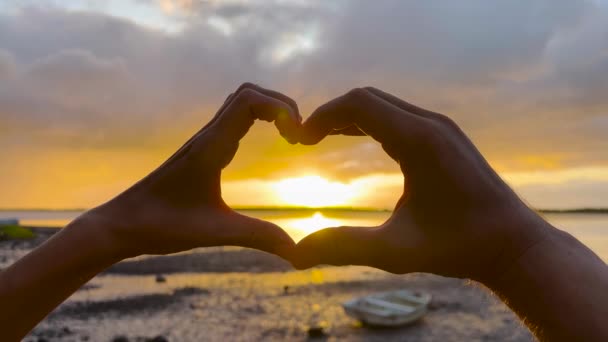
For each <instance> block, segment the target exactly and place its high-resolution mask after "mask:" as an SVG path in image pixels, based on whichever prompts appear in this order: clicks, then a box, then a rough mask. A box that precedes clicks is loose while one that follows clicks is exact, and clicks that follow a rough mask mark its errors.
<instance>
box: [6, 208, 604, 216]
mask: <svg viewBox="0 0 608 342" xmlns="http://www.w3.org/2000/svg"><path fill="white" fill-rule="evenodd" d="M233 209H234V210H238V211H245V212H247V211H290V212H294V211H295V212H308V211H324V212H391V211H392V209H386V208H366V207H290V206H286V207H280V206H260V207H239V206H235V207H233ZM86 210H88V209H86V208H65V209H48V208H46V209H45V208H0V212H18V211H20V212H83V211H86ZM535 210H536V211H537V212H539V213H542V214H608V208H571V209H535Z"/></svg>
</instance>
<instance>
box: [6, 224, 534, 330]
mask: <svg viewBox="0 0 608 342" xmlns="http://www.w3.org/2000/svg"><path fill="white" fill-rule="evenodd" d="M34 231H35V232H36V233H38V237H37V238H36V240H34V241H3V242H0V261H3V263H2V265H3V267H5V266H6V265H9V264H10V263H12V262H14V260H15V259H16V258H18V257H20V256H22V255H24V254H25V253H27V251H29V250H30V249H31V248H32V247H34V246H35V245H36V244H38V243H40V242H42V241H43V240H44V239H45V238H46V237H48V236H50V235H51V232H53V231H54V230H51V229H44V228H42V229H41V228H38V229H34ZM401 288H408V289H413V290H419V291H426V292H429V293H431V294H432V295H433V300H432V302H431V305H430V307H429V313H428V314H427V315H426V316H425V317H424V318H423V319H422V320H421V321H419V322H418V323H416V324H413V325H411V326H408V327H404V328H396V329H372V328H368V327H364V326H361V325H360V324H358V323H357V322H356V321H354V320H353V319H352V318H350V317H348V316H346V315H345V314H344V312H343V310H342V308H341V303H342V302H343V301H346V300H348V299H351V298H353V297H356V296H361V295H366V294H369V293H372V292H376V291H387V290H393V289H401ZM319 326H320V327H323V331H324V333H325V334H326V335H325V337H322V339H327V340H340V339H348V340H366V341H369V340H371V341H374V340H377V341H386V340H395V341H437V340H443V341H462V340H470V341H485V340H500V341H529V340H532V337H531V335H530V333H529V332H528V331H527V329H526V328H525V327H523V326H522V325H521V323H519V322H518V320H517V318H516V317H515V315H514V314H513V313H512V312H511V311H510V310H509V309H508V308H507V307H506V306H505V305H504V304H502V303H501V302H500V301H498V299H497V298H495V297H494V296H493V295H491V294H490V293H489V292H487V291H485V290H484V289H482V288H481V287H480V286H479V285H477V284H473V283H470V282H468V281H466V280H460V279H450V278H443V277H439V276H434V275H429V274H410V275H393V274H389V273H386V272H383V271H379V270H374V269H372V268H367V267H354V266H350V267H317V268H314V269H311V270H304V271H296V270H293V269H292V267H291V266H290V265H289V264H288V263H287V262H285V261H283V260H281V259H280V258H277V257H275V256H272V255H269V254H266V253H263V252H258V251H254V250H250V249H244V248H237V247H218V248H208V249H200V250H195V251H192V252H188V253H182V254H177V255H171V256H149V257H143V258H142V257H140V258H137V259H134V260H127V261H123V262H121V263H119V264H117V265H115V266H113V267H111V268H110V269H108V270H107V271H105V272H104V273H103V274H100V275H98V276H96V277H95V278H93V279H92V280H91V281H90V282H89V283H87V284H86V285H85V286H83V287H82V288H81V289H80V290H79V291H77V292H76V293H75V294H74V295H72V296H71V297H70V298H69V299H68V300H67V301H66V302H65V303H63V304H62V305H61V306H59V307H58V308H57V309H56V310H55V311H53V313H51V314H50V315H49V316H48V317H47V318H46V319H45V320H44V321H43V322H41V323H40V324H39V325H38V326H37V327H36V328H35V329H34V330H33V331H32V332H31V333H30V334H29V335H28V337H27V338H26V339H25V341H39V340H40V339H42V340H46V341H87V340H89V341H113V340H116V341H121V338H126V340H128V341H146V340H153V339H154V338H156V339H157V341H162V338H164V339H165V340H167V341H201V340H209V341H220V340H226V341H259V340H277V341H279V340H295V341H297V340H306V339H308V338H309V336H308V330H309V328H311V327H319ZM122 341H125V339H122Z"/></svg>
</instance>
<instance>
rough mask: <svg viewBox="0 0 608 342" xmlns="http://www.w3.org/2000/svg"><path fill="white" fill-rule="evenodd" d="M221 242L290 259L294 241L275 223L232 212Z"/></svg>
mask: <svg viewBox="0 0 608 342" xmlns="http://www.w3.org/2000/svg"><path fill="white" fill-rule="evenodd" d="M230 216H231V217H230V220H229V223H228V226H227V227H225V229H223V230H224V231H225V232H227V234H226V235H227V236H226V240H227V241H224V242H223V244H225V245H233V246H241V247H248V248H255V249H258V250H261V251H264V252H268V253H272V254H275V255H278V256H280V257H281V258H283V259H286V260H290V259H291V255H292V254H293V250H294V248H295V245H296V244H295V242H294V241H293V239H292V238H291V237H290V236H289V235H288V234H287V232H285V231H284V230H283V229H281V227H279V226H277V225H276V224H273V223H270V222H267V221H264V220H260V219H256V218H253V217H249V216H245V215H241V214H239V213H236V212H233V213H232V214H231V215H230Z"/></svg>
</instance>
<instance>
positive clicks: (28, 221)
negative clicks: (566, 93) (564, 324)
mask: <svg viewBox="0 0 608 342" xmlns="http://www.w3.org/2000/svg"><path fill="white" fill-rule="evenodd" d="M80 213H81V212H80V211H0V218H18V219H19V220H20V223H21V224H22V225H26V226H42V227H62V226H65V225H66V224H67V223H69V222H70V221H71V220H72V219H74V218H75V217H76V216H78V215H79V214H80ZM243 213H244V214H247V215H250V216H254V217H258V218H261V219H265V220H268V221H271V222H274V223H276V224H277V225H279V226H281V227H283V228H285V230H287V232H288V233H289V235H291V237H292V238H293V239H294V240H296V241H299V240H300V239H302V238H303V237H304V236H306V235H308V234H310V233H311V232H314V231H316V230H318V229H320V228H324V227H335V226H342V225H347V226H349V225H358V226H374V225H378V224H381V223H382V222H384V221H385V220H386V219H387V218H388V217H389V215H390V213H389V212H370V211H361V212H359V211H323V210H321V211H315V210H310V211H308V210H304V211H303V210H276V211H269V210H259V211H256V210H246V211H243ZM545 217H546V218H547V219H548V220H549V222H551V223H552V224H553V225H555V226H556V227H558V228H560V229H562V230H565V231H567V232H568V233H570V234H572V235H574V236H575V237H576V238H578V239H579V240H580V241H582V242H583V243H584V244H585V245H587V246H588V247H589V248H591V249H592V250H593V251H595V252H596V253H597V254H598V255H599V256H600V257H601V258H602V259H603V260H604V261H606V262H608V214H547V215H545Z"/></svg>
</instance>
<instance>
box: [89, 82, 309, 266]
mask: <svg viewBox="0 0 608 342" xmlns="http://www.w3.org/2000/svg"><path fill="white" fill-rule="evenodd" d="M255 119H262V120H266V121H274V122H275V125H276V126H277V128H278V130H279V132H280V133H281V134H282V135H283V136H284V137H286V139H288V140H290V142H291V143H295V142H296V138H294V137H297V134H298V132H299V130H300V122H301V117H300V115H299V113H298V109H297V106H296V104H295V102H294V101H293V100H291V99H290V98H288V97H287V96H285V95H282V94H280V93H277V92H274V91H270V90H266V89H263V88H261V87H258V86H255V85H253V84H248V83H246V84H243V85H242V86H241V87H239V89H238V90H237V91H236V92H235V93H233V94H231V95H230V96H229V97H228V99H227V100H226V101H225V103H224V104H223V106H222V107H221V108H220V109H219V111H218V112H217V114H216V115H215V117H214V118H213V119H212V120H211V121H210V122H209V123H208V124H207V125H206V126H205V127H204V128H203V129H201V130H200V131H199V132H198V133H197V134H195V135H194V136H193V137H192V138H191V139H190V140H189V141H188V142H187V143H186V144H185V145H184V146H182V147H181V148H180V149H179V150H178V151H177V152H176V153H175V154H174V155H173V156H172V157H171V158H169V159H168V160H167V161H166V162H165V163H164V164H162V165H161V166H160V167H159V168H158V169H156V170H155V171H154V172H152V173H151V174H149V175H148V176H147V177H145V178H144V179H142V180H141V181H140V182H138V183H137V184H135V185H134V186H132V187H131V188H129V189H128V190H126V191H125V192H123V193H122V194H120V195H118V196H117V197H116V198H114V199H112V200H111V201H109V202H108V203H106V204H104V205H102V206H100V207H97V208H95V209H93V210H91V211H89V212H87V213H86V214H85V215H84V217H82V218H80V219H81V220H88V221H89V222H92V223H93V224H95V225H102V226H105V227H110V228H108V229H109V231H110V236H111V238H112V239H113V241H114V243H113V245H115V246H117V252H118V253H120V255H123V256H135V255H140V254H166V253H173V252H178V251H183V250H188V249H191V248H194V247H207V246H220V245H236V246H244V247H251V248H257V249H260V250H263V251H267V252H271V253H275V254H278V255H280V256H285V255H286V253H288V252H289V251H291V249H292V248H293V247H294V245H295V243H294V242H293V240H292V239H291V238H290V237H289V236H288V235H287V234H286V233H285V232H284V231H283V230H282V229H281V228H279V227H278V226H276V225H274V224H272V223H269V222H265V221H262V220H258V219H255V218H251V217H247V216H244V215H241V214H239V213H237V212H235V211H233V210H232V209H230V208H229V207H228V206H227V205H226V204H225V203H224V201H223V200H222V196H221V187H220V174H221V171H222V169H223V168H224V167H225V166H226V165H228V163H229V162H230V161H231V160H232V158H233V157H234V155H235V153H236V151H237V149H238V146H239V140H240V139H241V138H242V137H243V136H244V135H245V134H246V133H247V131H248V130H249V128H250V127H251V125H253V123H254V120H255Z"/></svg>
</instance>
